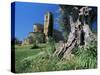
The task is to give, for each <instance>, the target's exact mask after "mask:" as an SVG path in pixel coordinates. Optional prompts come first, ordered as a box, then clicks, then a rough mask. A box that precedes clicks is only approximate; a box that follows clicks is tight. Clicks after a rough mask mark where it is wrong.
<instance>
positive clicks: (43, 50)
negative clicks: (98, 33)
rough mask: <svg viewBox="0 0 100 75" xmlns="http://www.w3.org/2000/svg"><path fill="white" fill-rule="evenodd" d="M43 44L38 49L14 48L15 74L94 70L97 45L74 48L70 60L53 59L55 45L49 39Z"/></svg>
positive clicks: (27, 47)
mask: <svg viewBox="0 0 100 75" xmlns="http://www.w3.org/2000/svg"><path fill="white" fill-rule="evenodd" d="M49 40H50V41H49V42H48V43H45V44H38V46H39V47H38V48H34V49H31V47H32V45H31V46H25V47H21V46H19V47H18V46H17V48H16V54H15V55H16V72H18V73H19V72H42V71H59V70H76V69H89V68H96V66H97V44H96V42H92V43H91V45H90V46H88V47H86V48H76V49H75V50H74V52H73V54H74V56H73V57H72V56H70V57H71V58H70V59H62V60H61V59H59V58H58V57H56V56H55V57H54V56H53V53H54V50H55V46H56V43H55V42H54V40H53V39H52V38H51V39H49Z"/></svg>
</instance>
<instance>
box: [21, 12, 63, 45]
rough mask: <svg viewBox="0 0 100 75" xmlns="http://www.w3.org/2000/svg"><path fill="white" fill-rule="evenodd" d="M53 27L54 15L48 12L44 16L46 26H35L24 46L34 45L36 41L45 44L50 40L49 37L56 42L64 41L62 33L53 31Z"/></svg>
mask: <svg viewBox="0 0 100 75" xmlns="http://www.w3.org/2000/svg"><path fill="white" fill-rule="evenodd" d="M53 25H54V20H53V14H52V13H51V12H47V13H46V14H45V15H44V25H42V24H39V23H37V24H34V25H33V32H29V34H28V36H27V38H26V39H24V41H23V43H22V45H27V44H32V43H33V42H34V41H38V42H39V43H44V42H46V41H47V40H48V39H49V37H52V38H53V39H54V40H55V41H56V42H58V41H60V40H63V36H62V33H61V32H60V31H58V30H55V29H53Z"/></svg>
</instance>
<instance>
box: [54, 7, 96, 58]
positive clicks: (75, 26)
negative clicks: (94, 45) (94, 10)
mask: <svg viewBox="0 0 100 75" xmlns="http://www.w3.org/2000/svg"><path fill="white" fill-rule="evenodd" d="M78 11H80V13H79V12H78ZM89 11H90V8H88V7H82V8H81V9H78V7H73V8H72V12H71V14H70V15H68V16H69V22H70V28H71V31H70V33H69V36H68V40H67V42H65V43H63V42H60V43H59V45H58V47H57V48H56V51H55V53H54V55H56V56H58V57H60V58H67V57H68V56H69V55H70V54H71V52H72V50H73V48H75V46H76V45H77V46H87V45H89V44H90V42H91V41H92V40H96V36H95V35H94V34H93V33H92V31H91V30H90V28H89V25H88V24H87V22H86V21H87V19H86V17H85V16H88V15H89V13H88V12H89ZM80 15H82V16H83V18H82V20H80V19H79V17H80Z"/></svg>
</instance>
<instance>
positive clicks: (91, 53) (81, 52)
mask: <svg viewBox="0 0 100 75" xmlns="http://www.w3.org/2000/svg"><path fill="white" fill-rule="evenodd" d="M73 53H74V54H75V57H76V60H77V61H78V68H79V69H81V68H82V69H88V68H96V67H97V42H96V41H92V42H91V44H90V45H89V46H87V47H86V48H83V47H82V48H77V49H75V51H74V52H73Z"/></svg>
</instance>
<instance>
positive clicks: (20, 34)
mask: <svg viewBox="0 0 100 75" xmlns="http://www.w3.org/2000/svg"><path fill="white" fill-rule="evenodd" d="M58 9H59V6H58V5H56V4H43V3H42V4H41V3H29V2H16V3H15V37H17V38H18V39H19V40H23V39H25V38H26V37H27V36H28V33H29V32H32V31H33V25H34V24H35V23H40V24H44V14H45V13H46V12H48V11H50V12H52V13H53V16H54V28H55V29H59V24H58V23H57V22H55V20H56V18H58V16H59V13H57V11H58ZM92 27H93V29H94V30H95V29H96V30H97V21H94V22H93V24H92Z"/></svg>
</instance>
